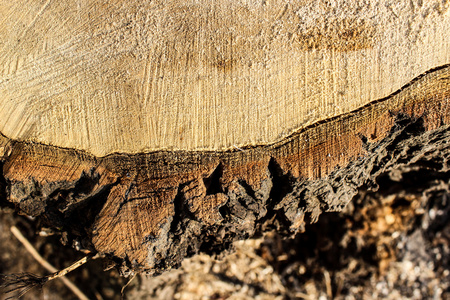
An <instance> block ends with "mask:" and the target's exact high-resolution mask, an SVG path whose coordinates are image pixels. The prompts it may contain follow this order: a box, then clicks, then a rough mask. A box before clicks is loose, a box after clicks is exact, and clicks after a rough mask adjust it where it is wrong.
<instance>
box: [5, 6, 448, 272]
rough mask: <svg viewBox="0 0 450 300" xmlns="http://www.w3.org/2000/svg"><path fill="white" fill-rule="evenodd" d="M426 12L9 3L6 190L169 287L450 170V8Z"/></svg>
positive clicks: (32, 211)
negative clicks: (197, 269)
mask: <svg viewBox="0 0 450 300" xmlns="http://www.w3.org/2000/svg"><path fill="white" fill-rule="evenodd" d="M25 3H26V5H25ZM318 3H319V4H318ZM420 3H422V2H420ZM420 3H415V2H414V1H411V2H410V3H409V4H407V5H405V4H399V5H396V6H395V5H391V4H389V3H388V2H384V1H377V2H375V3H373V4H370V5H363V4H360V3H358V2H353V1H338V3H337V4H336V6H335V7H333V6H332V5H325V4H320V2H316V1H297V2H294V3H292V2H289V3H285V2H281V1H278V2H277V1H273V2H269V1H264V2H261V3H259V2H242V1H225V0H223V1H216V2H211V1H204V2H203V1H200V2H192V3H191V2H188V3H186V2H183V3H181V2H177V1H175V2H171V3H166V2H161V3H157V2H150V1H139V2H138V1H136V2H134V1H124V2H123V3H122V2H121V1H113V2H108V3H100V2H97V1H93V0H90V1H79V2H78V3H77V6H74V7H71V5H75V3H74V4H70V3H69V4H67V3H59V2H52V1H50V0H49V1H41V2H40V1H25V0H24V1H18V2H17V3H16V2H14V3H9V2H6V1H4V2H2V1H0V4H1V5H0V13H1V14H2V15H4V16H7V17H5V18H3V23H0V42H1V43H2V44H1V47H2V48H1V50H0V58H1V59H2V61H3V62H4V64H3V65H2V67H0V75H1V77H0V108H1V109H0V131H1V132H2V133H3V135H1V136H0V158H1V163H2V176H3V177H2V180H0V186H1V187H2V188H3V189H4V191H2V193H1V194H4V195H5V197H6V199H7V200H8V201H9V202H10V203H13V204H15V205H16V207H17V208H18V209H19V210H21V211H22V212H24V213H27V214H29V215H32V216H40V217H42V218H43V219H44V220H45V221H46V222H47V223H48V224H50V225H51V226H53V227H55V228H60V230H62V231H65V232H67V233H68V236H69V238H71V239H77V240H78V241H79V243H78V244H79V245H82V247H86V248H89V249H91V250H93V251H96V252H100V253H104V254H107V255H109V257H111V258H113V259H116V262H119V263H121V264H122V266H123V270H132V271H147V272H150V273H158V272H161V271H163V270H164V269H167V268H170V267H172V266H175V265H177V264H178V263H179V262H180V261H181V260H182V259H183V258H184V257H185V256H188V255H191V254H193V253H195V252H197V251H199V250H205V251H206V250H207V251H212V250H214V249H215V250H217V251H219V250H221V249H224V248H226V247H227V245H229V244H230V243H231V242H232V241H233V240H235V239H238V238H245V237H248V236H251V235H254V234H255V233H257V232H261V231H264V230H266V229H267V228H270V227H273V226H275V227H277V228H278V229H279V230H280V231H285V233H286V234H292V233H295V232H298V231H301V230H302V228H303V226H304V222H305V217H306V218H310V219H311V220H312V221H314V220H316V219H317V217H318V216H319V214H320V213H321V212H323V211H337V210H340V209H342V208H343V207H344V206H345V205H346V204H347V203H348V202H349V201H350V200H351V198H352V196H353V195H354V194H355V193H356V191H357V190H358V188H360V187H361V186H363V185H372V186H374V187H375V186H376V178H377V177H378V176H379V175H380V174H382V173H384V172H388V171H391V170H393V169H398V170H400V171H399V172H401V168H402V167H403V166H409V167H411V166H413V167H414V166H416V167H418V168H419V167H427V168H433V169H436V171H447V170H448V159H449V156H450V143H449V142H450V141H449V139H450V133H449V130H448V125H449V124H450V105H449V99H450V88H449V87H450V65H448V63H449V62H450V57H449V56H450V54H449V52H450V51H448V49H449V47H448V43H449V41H450V39H448V38H445V37H448V32H450V31H449V29H450V26H449V25H450V23H449V18H448V11H447V8H448V5H447V4H445V3H444V4H442V3H441V2H437V1H424V2H423V3H422V4H421V5H419V4H420ZM23 7H26V8H27V9H25V10H24V9H23ZM375 12H376V13H375ZM14 16H15V17H14ZM88 17H89V18H88ZM1 68H3V69H1ZM427 161H438V162H439V163H433V164H431V163H429V164H427V163H426V162H427ZM117 259H119V260H117Z"/></svg>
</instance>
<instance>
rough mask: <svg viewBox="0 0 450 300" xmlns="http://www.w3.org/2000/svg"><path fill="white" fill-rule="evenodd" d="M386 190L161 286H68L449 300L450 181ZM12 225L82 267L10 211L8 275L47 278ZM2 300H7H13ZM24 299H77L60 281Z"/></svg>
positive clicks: (89, 267)
mask: <svg viewBox="0 0 450 300" xmlns="http://www.w3.org/2000/svg"><path fill="white" fill-rule="evenodd" d="M378 183H379V186H380V188H379V190H378V191H377V192H369V191H361V192H360V194H359V195H358V196H357V197H356V198H355V199H353V201H352V202H351V204H350V205H349V206H347V208H346V209H345V211H343V212H341V213H325V214H322V215H321V216H320V218H319V221H318V222H317V223H315V224H310V225H306V227H305V231H304V232H303V233H299V234H297V236H295V237H293V238H284V237H282V236H280V235H279V234H278V233H277V232H274V231H272V232H268V233H266V234H265V235H264V236H260V237H257V238H253V239H249V240H245V241H239V242H237V243H235V244H234V249H231V250H230V251H229V253H228V254H223V255H221V256H220V257H211V256H209V255H206V254H198V255H196V256H194V257H192V258H189V259H186V260H185V261H184V262H183V264H182V266H181V267H180V268H179V269H176V270H171V271H168V272H166V273H164V274H162V275H160V276H158V277H146V276H145V275H137V276H136V277H135V278H131V277H128V278H125V277H121V276H120V275H119V273H118V272H117V271H116V270H115V269H114V268H110V267H109V266H108V265H107V264H106V263H105V260H102V259H96V260H93V261H90V262H88V263H87V264H86V265H85V266H83V267H81V268H79V269H77V270H75V271H74V272H72V273H70V274H69V275H68V278H69V279H70V280H72V281H73V282H74V283H75V284H76V285H77V286H78V287H79V288H80V289H81V290H82V291H83V292H84V293H85V294H86V295H87V296H88V298H89V299H121V298H122V299H450V221H449V220H450V191H449V185H450V173H439V174H428V173H424V172H422V171H412V172H409V173H407V174H402V176H401V177H398V178H396V176H395V174H391V175H390V176H388V175H386V176H384V177H383V178H380V179H379V182H378ZM13 225H15V226H17V227H18V228H19V230H20V231H21V232H22V234H23V235H24V236H25V237H26V238H27V239H28V240H29V241H30V242H31V243H32V244H33V245H34V247H35V248H36V249H37V250H38V251H39V253H40V254H41V255H42V256H43V257H44V258H45V259H46V260H47V261H48V262H50V263H51V264H53V265H54V266H55V267H56V268H58V269H62V268H64V267H67V266H68V265H70V264H71V263H73V262H74V261H76V260H77V259H79V258H81V257H83V253H80V252H77V251H75V250H74V249H72V248H71V247H65V246H63V245H62V244H61V243H60V239H61V238H64V237H63V236H62V235H61V234H59V233H57V232H55V233H52V232H51V231H49V230H46V229H45V228H41V226H40V223H39V220H33V219H30V218H28V217H26V216H20V215H17V214H16V213H15V212H14V209H13V208H10V207H3V208H2V209H1V211H0V273H2V274H13V273H21V272H27V273H32V274H35V275H39V276H43V275H46V274H48V272H46V271H45V269H44V268H43V267H41V266H40V265H39V264H37V263H36V261H35V260H34V259H33V258H32V257H31V255H30V254H29V253H28V252H27V250H26V249H25V248H24V247H23V245H22V244H21V243H20V242H19V241H18V240H17V239H16V238H15V237H14V236H13V235H12V234H11V232H10V228H11V226H13ZM127 283H129V284H128V285H126V284H127ZM121 291H123V292H121ZM2 292H3V293H2V294H1V296H0V297H1V299H6V297H8V296H12V297H13V298H12V299H14V297H15V296H14V295H13V294H11V293H10V294H5V289H3V290H2ZM22 298H23V299H77V298H76V296H74V294H73V293H72V292H71V291H70V290H69V289H67V288H66V287H65V285H64V284H63V283H62V282H61V281H60V280H58V279H57V280H54V281H51V282H49V283H47V284H46V285H44V287H43V288H41V289H40V288H35V289H32V290H30V291H29V292H28V293H27V294H25V296H23V297H22Z"/></svg>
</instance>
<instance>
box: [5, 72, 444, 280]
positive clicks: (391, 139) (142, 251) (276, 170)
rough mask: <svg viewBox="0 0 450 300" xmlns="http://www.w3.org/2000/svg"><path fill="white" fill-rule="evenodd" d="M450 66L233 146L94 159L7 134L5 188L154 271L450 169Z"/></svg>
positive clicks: (131, 264)
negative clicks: (346, 109) (415, 176)
mask: <svg viewBox="0 0 450 300" xmlns="http://www.w3.org/2000/svg"><path fill="white" fill-rule="evenodd" d="M449 72H450V68H449V67H448V66H442V67H440V68H437V69H434V70H430V71H429V72H427V73H425V74H423V75H421V76H419V77H418V78H416V79H415V80H414V81H412V82H411V83H410V84H408V85H407V86H405V87H403V88H402V89H401V90H399V91H397V92H396V93H394V94H392V95H390V96H389V97H387V98H385V99H380V100H378V101H375V102H372V103H370V104H368V105H366V106H364V107H363V108H361V109H359V110H357V111H354V112H351V113H349V114H345V115H342V116H338V117H335V118H332V119H328V120H326V121H324V122H321V123H318V124H315V125H313V126H310V127H308V128H305V129H302V130H301V131H300V132H296V133H295V134H293V135H291V136H290V137H289V138H287V139H285V140H283V141H282V142H279V143H276V144H273V145H268V146H260V147H247V148H244V149H237V150H236V151H224V152H206V153H205V152H183V151H176V152H168V151H160V152H154V153H149V154H137V155H127V154H113V155H109V156H107V157H104V158H98V157H94V156H92V155H89V154H87V153H85V152H83V151H76V150H71V149H63V148H57V147H51V146H46V145H40V144H34V143H25V142H19V141H14V140H10V139H7V138H5V137H2V138H1V139H0V146H1V148H0V149H1V154H2V167H3V177H2V180H1V186H2V193H3V194H4V195H5V197H6V199H7V200H8V201H9V202H11V203H13V204H15V205H16V207H17V208H18V209H19V210H21V211H23V212H25V213H27V214H29V215H32V216H40V217H42V218H44V219H45V220H46V221H47V223H48V224H50V225H51V226H52V227H54V228H60V229H61V230H62V231H65V232H67V233H68V235H67V236H68V239H69V242H70V240H76V241H77V244H78V245H81V247H84V248H87V249H90V250H93V251H98V252H101V253H104V254H106V255H108V256H109V257H110V258H112V259H113V260H115V261H116V262H117V263H118V264H119V265H121V266H122V270H123V271H124V272H127V271H133V272H135V271H139V272H148V273H150V274H157V273H160V272H162V271H164V270H166V269H170V268H171V267H173V266H176V265H178V264H179V263H180V262H181V260H182V259H183V258H184V257H186V256H190V255H192V254H194V253H196V252H198V251H207V252H209V253H211V252H217V253H219V252H220V251H222V250H223V249H226V248H227V247H228V246H229V245H230V244H231V242H232V241H234V240H236V239H242V238H247V237H250V236H253V235H255V234H258V233H260V232H262V231H265V230H268V229H272V228H276V229H277V230H278V231H279V232H284V234H286V235H290V234H294V233H296V232H298V231H301V230H303V225H304V222H305V220H307V219H310V220H311V221H313V222H314V221H316V220H317V218H318V216H319V215H320V214H321V213H322V212H324V211H339V210H341V209H342V208H343V207H345V205H346V204H347V203H348V202H349V201H350V200H351V199H352V197H353V196H354V195H355V194H356V193H357V190H358V189H359V188H360V187H362V186H369V187H373V188H376V186H377V184H376V179H377V177H378V176H380V175H381V174H383V173H386V172H392V171H394V170H398V172H399V174H401V172H402V168H404V167H407V168H409V169H410V168H418V169H419V168H428V169H433V170H435V171H437V172H441V171H442V172H445V171H447V170H448V159H449V157H450V143H449V142H450V132H449V130H448V129H449V128H448V127H449V126H448V124H449V123H450V105H449V99H450V97H449V96H450V95H449V91H450V89H449V84H450V82H449V81H450V80H449V78H450V77H449ZM436 162H439V163H436Z"/></svg>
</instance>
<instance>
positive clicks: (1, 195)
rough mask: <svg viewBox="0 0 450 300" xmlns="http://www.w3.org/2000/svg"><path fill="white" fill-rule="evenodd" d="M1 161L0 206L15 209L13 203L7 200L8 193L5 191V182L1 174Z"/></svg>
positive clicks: (1, 165)
mask: <svg viewBox="0 0 450 300" xmlns="http://www.w3.org/2000/svg"><path fill="white" fill-rule="evenodd" d="M3 164H4V163H3V162H2V161H0V208H3V207H7V208H10V209H15V205H14V204H13V203H11V202H9V201H8V200H7V197H8V194H7V192H6V189H7V186H8V184H7V182H6V179H5V176H3Z"/></svg>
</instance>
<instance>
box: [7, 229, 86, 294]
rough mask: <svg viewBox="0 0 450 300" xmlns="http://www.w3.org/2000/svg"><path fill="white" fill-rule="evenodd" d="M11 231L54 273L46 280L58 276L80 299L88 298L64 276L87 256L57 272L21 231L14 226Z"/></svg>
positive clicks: (82, 262)
mask: <svg viewBox="0 0 450 300" xmlns="http://www.w3.org/2000/svg"><path fill="white" fill-rule="evenodd" d="M11 232H12V233H13V234H14V236H15V237H16V238H17V239H18V240H19V241H20V242H21V243H22V244H23V245H24V247H25V249H26V250H27V251H28V252H29V253H30V254H31V256H33V258H34V259H35V260H36V261H37V262H38V263H40V264H41V265H42V266H43V267H44V268H45V269H47V271H49V272H51V273H54V274H52V275H49V276H47V278H48V280H53V279H55V278H60V279H61V280H62V281H63V282H64V284H65V285H66V286H67V287H68V288H69V289H70V290H71V291H72V292H73V293H74V294H75V295H76V296H77V297H78V298H79V299H81V300H89V298H88V297H87V296H86V295H85V294H83V292H82V291H81V290H80V289H79V288H78V287H77V286H76V285H75V284H73V282H72V281H70V280H69V279H68V278H67V277H64V275H66V274H67V273H69V272H70V271H73V270H75V269H76V268H78V267H79V266H81V265H82V264H84V263H86V262H87V261H88V257H83V258H82V259H80V260H79V261H77V262H76V263H74V264H73V265H71V266H70V267H68V268H65V269H64V270H61V271H59V272H58V270H57V269H56V268H55V267H54V266H52V265H51V264H50V263H49V262H48V261H46V260H45V259H44V258H43V257H42V256H41V255H40V254H39V253H38V252H37V251H36V249H34V247H33V245H31V244H30V242H29V241H28V240H27V239H26V238H25V237H24V236H23V235H22V233H21V232H20V231H19V229H17V227H16V226H12V227H11Z"/></svg>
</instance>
